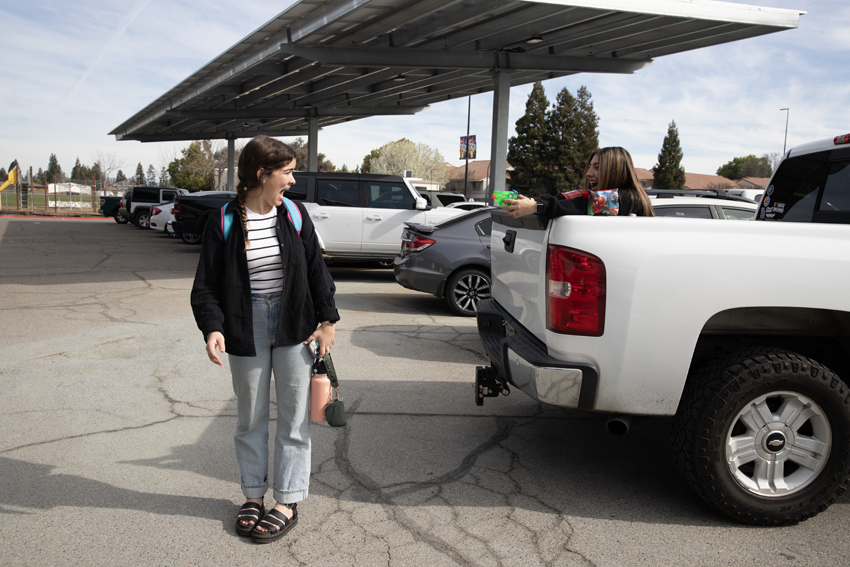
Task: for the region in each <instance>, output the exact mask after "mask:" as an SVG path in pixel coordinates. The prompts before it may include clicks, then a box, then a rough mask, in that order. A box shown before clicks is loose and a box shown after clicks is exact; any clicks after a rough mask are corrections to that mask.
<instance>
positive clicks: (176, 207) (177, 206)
mask: <svg viewBox="0 0 850 567" xmlns="http://www.w3.org/2000/svg"><path fill="white" fill-rule="evenodd" d="M171 212H172V213H174V214H175V215H179V214H180V201H177V200H175V201H174V208H173V209H171Z"/></svg>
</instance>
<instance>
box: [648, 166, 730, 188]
mask: <svg viewBox="0 0 850 567" xmlns="http://www.w3.org/2000/svg"><path fill="white" fill-rule="evenodd" d="M635 173H636V174H637V177H638V180H639V181H640V183H641V185H643V188H644V189H667V187H655V186H654V182H655V178H654V176H653V175H652V171H650V170H648V169H643V168H640V167H636V168H635ZM741 187H742V185H739V184H738V182H737V181H732V180H731V179H727V178H725V177H721V176H719V175H707V174H705V173H688V172H685V189H740V188H741Z"/></svg>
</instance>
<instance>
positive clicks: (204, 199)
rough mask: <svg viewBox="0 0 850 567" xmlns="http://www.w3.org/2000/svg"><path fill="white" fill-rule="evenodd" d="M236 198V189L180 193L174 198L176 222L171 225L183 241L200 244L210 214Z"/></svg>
mask: <svg viewBox="0 0 850 567" xmlns="http://www.w3.org/2000/svg"><path fill="white" fill-rule="evenodd" d="M234 198H236V192H235V191H198V192H197V193H191V194H189V195H178V196H177V198H176V199H174V222H173V223H172V224H171V227H172V228H173V229H174V232H176V233H179V234H180V237H181V238H182V239H183V242H186V243H187V244H200V242H201V235H202V234H203V232H204V225H205V224H206V222H207V219H208V218H209V216H210V215H211V214H213V213H215V212H217V211H218V210H220V209H221V208H222V207H223V206H224V205H225V204H227V203H229V202H230V201H232V200H233V199H234Z"/></svg>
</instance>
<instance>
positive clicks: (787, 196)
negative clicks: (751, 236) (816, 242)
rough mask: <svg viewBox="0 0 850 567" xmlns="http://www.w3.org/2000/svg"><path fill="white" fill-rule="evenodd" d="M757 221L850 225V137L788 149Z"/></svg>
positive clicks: (768, 190)
mask: <svg viewBox="0 0 850 567" xmlns="http://www.w3.org/2000/svg"><path fill="white" fill-rule="evenodd" d="M756 219H757V220H760V221H784V222H823V223H840V224H848V223H850V134H842V135H841V136H836V137H835V138H827V139H825V140H819V141H817V142H810V143H808V144H803V145H801V146H797V147H795V148H791V149H790V150H788V153H787V154H785V157H784V158H783V159H782V161H781V162H779V166H778V167H777V168H776V171H775V172H774V173H773V177H771V178H770V181H769V182H768V184H767V189H766V190H765V192H764V198H763V199H762V200H761V202H760V205H759V211H758V215H757V217H756Z"/></svg>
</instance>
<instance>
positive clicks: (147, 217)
mask: <svg viewBox="0 0 850 567" xmlns="http://www.w3.org/2000/svg"><path fill="white" fill-rule="evenodd" d="M136 226H137V227H139V228H150V226H151V214H150V213H149V212H143V213H139V214H138V215H136Z"/></svg>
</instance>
